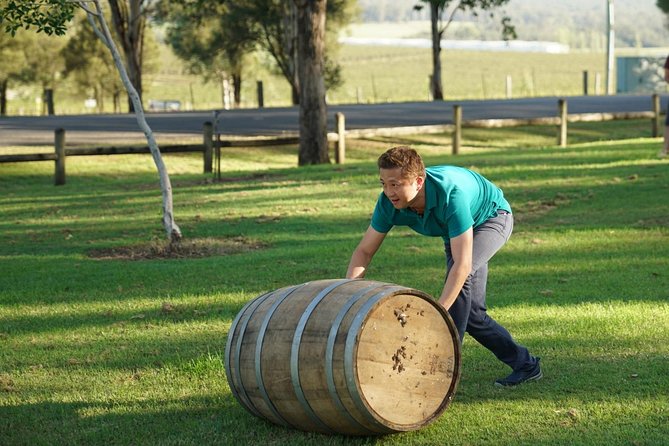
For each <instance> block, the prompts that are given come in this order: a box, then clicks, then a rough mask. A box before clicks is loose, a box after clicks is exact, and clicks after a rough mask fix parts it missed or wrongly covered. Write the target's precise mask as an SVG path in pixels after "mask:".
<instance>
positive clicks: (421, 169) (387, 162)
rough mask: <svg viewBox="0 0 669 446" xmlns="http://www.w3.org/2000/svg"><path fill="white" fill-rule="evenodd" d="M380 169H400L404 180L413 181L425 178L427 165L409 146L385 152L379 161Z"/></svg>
mask: <svg viewBox="0 0 669 446" xmlns="http://www.w3.org/2000/svg"><path fill="white" fill-rule="evenodd" d="M377 166H378V167H379V169H398V168H399V169H400V173H401V175H402V178H405V179H408V180H413V179H415V178H417V177H423V178H425V164H423V160H422V158H421V157H420V155H419V154H418V152H416V151H415V150H414V149H412V148H411V147H408V146H397V147H393V148H392V149H388V150H387V151H386V152H384V153H383V154H382V155H381V156H380V157H379V159H378V161H377Z"/></svg>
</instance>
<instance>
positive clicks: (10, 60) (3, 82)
mask: <svg viewBox="0 0 669 446" xmlns="http://www.w3.org/2000/svg"><path fill="white" fill-rule="evenodd" d="M25 46H27V45H26V42H25V39H24V38H23V36H21V37H20V38H19V37H16V38H12V37H11V36H10V35H9V34H7V33H4V32H0V116H4V115H6V114H7V100H8V99H7V90H8V88H9V83H10V82H12V81H15V80H19V79H20V77H21V73H22V72H23V70H24V68H26V67H27V64H26V60H25V53H24V52H23V51H22V50H21V48H23V47H25Z"/></svg>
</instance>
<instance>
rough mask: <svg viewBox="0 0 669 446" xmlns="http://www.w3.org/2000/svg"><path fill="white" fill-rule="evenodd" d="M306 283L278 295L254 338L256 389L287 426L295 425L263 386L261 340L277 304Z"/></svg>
mask: <svg viewBox="0 0 669 446" xmlns="http://www.w3.org/2000/svg"><path fill="white" fill-rule="evenodd" d="M306 285H308V283H303V284H301V285H296V286H294V287H291V288H288V289H287V290H286V291H285V292H284V294H283V295H282V296H279V297H278V298H277V299H276V301H275V302H274V303H273V304H272V306H271V307H270V309H269V310H267V313H266V314H265V317H264V319H263V321H262V324H261V325H260V330H259V332H258V338H257V339H256V348H255V377H256V384H257V385H258V391H259V392H260V395H261V396H262V399H263V400H264V401H265V404H267V407H268V408H269V410H270V411H271V412H272V415H274V416H275V417H276V418H277V420H279V421H280V422H281V423H282V424H283V425H285V426H287V427H295V426H294V425H293V424H292V423H290V422H289V421H288V420H286V419H285V418H284V417H283V416H282V415H281V414H280V413H279V411H278V410H277V409H276V407H275V406H274V403H272V400H271V398H270V397H269V394H268V393H267V388H266V387H265V382H264V380H263V376H262V367H261V361H262V347H263V342H264V340H265V333H266V331H267V326H268V325H269V323H270V321H271V320H272V316H273V315H274V312H275V311H276V309H277V308H279V305H281V303H282V302H283V301H284V300H286V298H287V297H288V296H290V295H291V294H292V293H294V292H295V291H297V290H298V289H300V288H303V287H304V286H306Z"/></svg>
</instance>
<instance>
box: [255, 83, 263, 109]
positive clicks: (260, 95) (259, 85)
mask: <svg viewBox="0 0 669 446" xmlns="http://www.w3.org/2000/svg"><path fill="white" fill-rule="evenodd" d="M256 91H257V93H258V108H263V107H264V106H265V94H264V92H263V87H262V81H257V82H256Z"/></svg>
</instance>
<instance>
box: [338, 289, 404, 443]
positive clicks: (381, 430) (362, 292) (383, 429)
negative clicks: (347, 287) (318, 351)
mask: <svg viewBox="0 0 669 446" xmlns="http://www.w3.org/2000/svg"><path fill="white" fill-rule="evenodd" d="M378 288H385V289H384V290H382V291H381V292H379V293H376V294H375V295H374V296H372V297H371V299H374V298H375V297H376V296H383V295H385V293H387V292H388V286H387V285H385V284H381V283H378V282H375V283H373V284H372V285H370V286H368V287H366V288H363V289H362V290H360V291H358V292H357V293H356V294H354V295H353V296H351V298H350V299H349V300H348V301H347V302H346V303H345V304H344V305H343V306H342V308H341V310H340V311H339V313H338V314H337V316H336V317H335V319H334V320H333V322H332V325H331V326H330V331H329V333H328V338H327V341H326V349H325V378H326V382H327V386H328V391H329V394H330V397H331V398H332V401H333V402H334V404H335V406H336V407H337V410H338V411H339V414H340V415H341V416H342V417H344V418H345V419H346V420H348V421H349V422H350V423H351V427H353V428H355V429H359V430H360V431H362V432H369V433H370V434H379V433H381V434H383V433H388V432H390V431H389V430H388V429H387V428H386V427H385V426H382V425H381V424H380V423H378V422H377V421H376V420H372V423H371V424H372V426H374V427H378V430H372V429H371V428H370V427H367V426H364V425H363V424H361V423H360V422H359V421H358V420H356V419H355V418H354V417H353V415H351V413H350V412H349V411H348V409H346V407H345V406H344V403H343V402H342V400H341V397H340V396H339V392H337V386H336V384H335V380H334V364H333V356H334V346H335V341H336V339H337V333H338V332H339V329H340V327H341V324H342V322H343V320H344V317H345V316H346V314H347V313H348V312H349V311H350V309H351V308H352V307H353V305H355V304H356V303H357V302H359V301H360V300H361V299H363V298H365V297H366V295H367V293H369V292H370V291H372V290H375V289H378ZM392 289H393V290H395V289H398V287H396V286H393V287H392ZM358 407H359V406H358ZM363 412H366V409H365V410H364V411H363Z"/></svg>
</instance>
